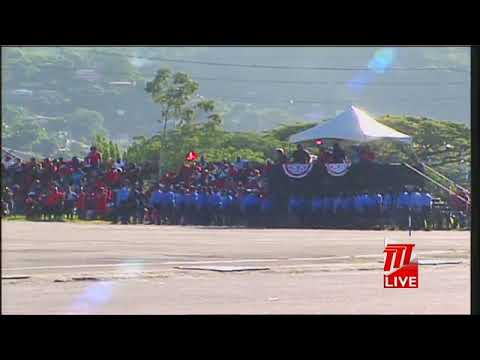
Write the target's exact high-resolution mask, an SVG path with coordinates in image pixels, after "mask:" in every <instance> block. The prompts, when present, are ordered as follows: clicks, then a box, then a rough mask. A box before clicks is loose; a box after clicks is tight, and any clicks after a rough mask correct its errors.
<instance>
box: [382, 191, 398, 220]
mask: <svg viewBox="0 0 480 360" xmlns="http://www.w3.org/2000/svg"><path fill="white" fill-rule="evenodd" d="M395 202H396V198H395V196H394V194H393V190H392V188H388V189H387V190H386V191H385V193H384V194H383V198H382V207H381V219H382V225H383V227H384V228H385V226H389V227H391V228H393V227H394V205H395Z"/></svg>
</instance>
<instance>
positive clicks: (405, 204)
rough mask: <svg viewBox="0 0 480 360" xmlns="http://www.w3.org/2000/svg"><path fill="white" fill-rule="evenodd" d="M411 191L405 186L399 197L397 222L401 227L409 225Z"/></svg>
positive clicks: (404, 227)
mask: <svg viewBox="0 0 480 360" xmlns="http://www.w3.org/2000/svg"><path fill="white" fill-rule="evenodd" d="M410 205H411V202H410V193H409V192H408V191H407V189H406V188H405V189H404V190H403V191H402V192H401V193H400V194H399V195H398V197H397V204H396V213H397V214H396V223H397V225H398V226H399V227H400V228H401V229H406V228H407V227H408V216H409V214H410Z"/></svg>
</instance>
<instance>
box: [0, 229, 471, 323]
mask: <svg viewBox="0 0 480 360" xmlns="http://www.w3.org/2000/svg"><path fill="white" fill-rule="evenodd" d="M386 236H388V237H389V238H390V239H392V240H396V241H408V233H407V232H388V231H350V230H348V231H347V230H345V231H343V230H313V229H312V230H306V229H241V228H238V229H232V228H230V229H227V228H212V227H210V228H207V227H194V226H185V227H180V226H154V225H108V224H72V223H42V222H23V221H2V312H3V314H444V313H445V314H466V313H469V312H470V232H468V231H433V232H424V231H423V232H420V231H419V232H414V233H413V234H412V240H413V241H414V242H415V244H416V248H415V251H416V253H417V257H418V259H419V262H420V267H419V288H418V289H384V288H383V257H384V255H383V249H384V238H385V237H386ZM427 260H439V261H444V263H441V264H436V265H434V263H435V262H433V264H432V263H428V261H427ZM423 262H427V264H425V263H423ZM212 270H214V271H212ZM231 270H244V271H231Z"/></svg>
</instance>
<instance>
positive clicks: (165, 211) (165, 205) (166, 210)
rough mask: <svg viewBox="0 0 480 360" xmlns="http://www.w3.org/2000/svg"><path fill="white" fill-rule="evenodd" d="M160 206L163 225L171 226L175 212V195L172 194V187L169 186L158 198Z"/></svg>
mask: <svg viewBox="0 0 480 360" xmlns="http://www.w3.org/2000/svg"><path fill="white" fill-rule="evenodd" d="M160 205H161V209H162V214H161V215H162V218H163V221H164V223H166V224H171V225H172V224H173V223H174V219H173V215H174V211H175V193H174V192H173V186H169V187H168V188H167V189H166V191H165V192H164V193H163V195H162V196H161V198H160Z"/></svg>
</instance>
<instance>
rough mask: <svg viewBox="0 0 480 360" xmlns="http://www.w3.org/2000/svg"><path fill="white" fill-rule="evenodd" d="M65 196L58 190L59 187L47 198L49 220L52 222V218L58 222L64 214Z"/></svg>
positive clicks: (54, 188)
mask: <svg viewBox="0 0 480 360" xmlns="http://www.w3.org/2000/svg"><path fill="white" fill-rule="evenodd" d="M64 196H65V194H64V193H63V192H61V191H59V190H58V187H56V186H55V187H53V189H52V190H51V192H50V194H49V195H48V196H47V200H46V203H47V215H48V220H51V218H52V216H53V217H54V218H55V219H56V220H58V219H59V218H60V216H61V215H63V214H62V209H63V200H64Z"/></svg>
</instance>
